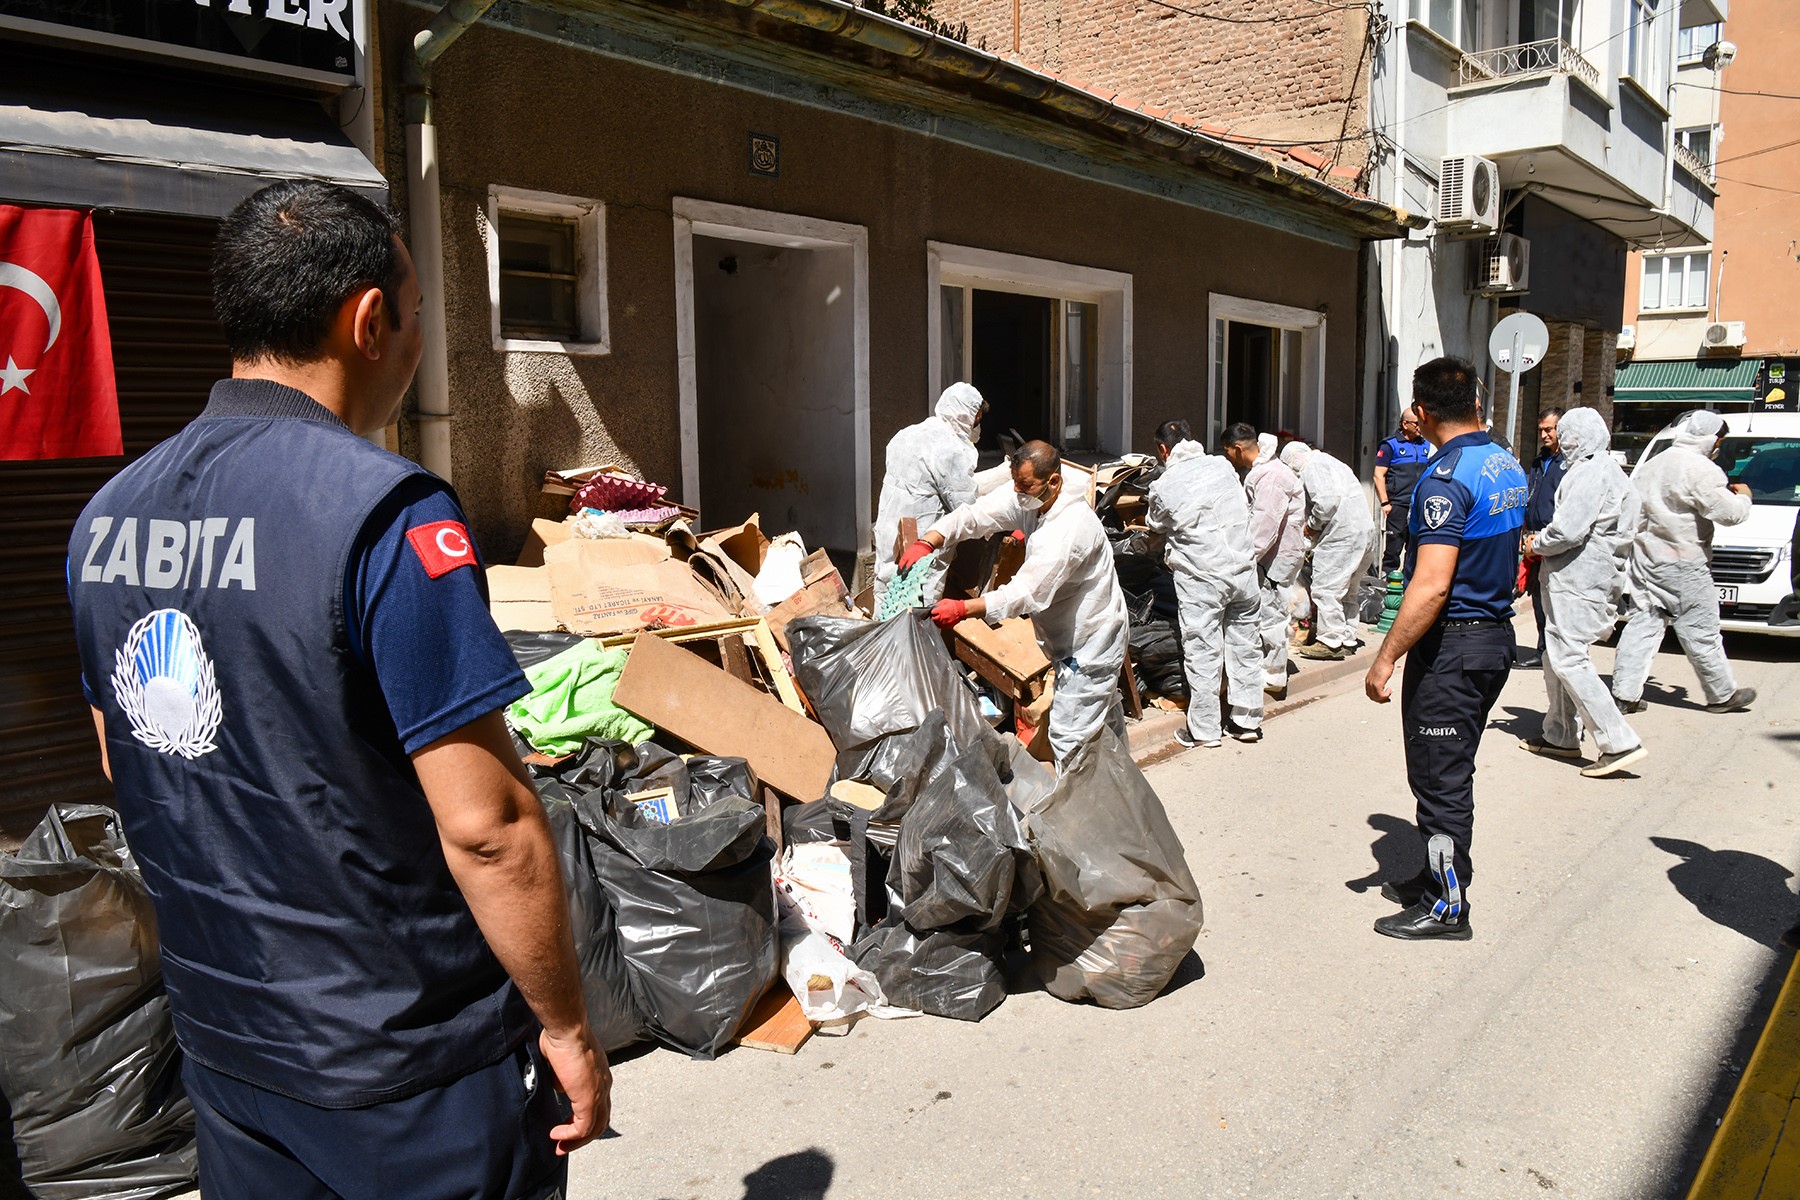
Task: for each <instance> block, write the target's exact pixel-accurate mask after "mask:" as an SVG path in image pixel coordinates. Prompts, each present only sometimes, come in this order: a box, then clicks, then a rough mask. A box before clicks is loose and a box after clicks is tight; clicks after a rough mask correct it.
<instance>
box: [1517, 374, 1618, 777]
mask: <svg viewBox="0 0 1800 1200" xmlns="http://www.w3.org/2000/svg"><path fill="white" fill-rule="evenodd" d="M1556 433H1557V437H1558V440H1559V441H1560V443H1561V452H1562V459H1563V462H1564V463H1565V464H1567V465H1566V467H1565V470H1564V474H1563V476H1562V480H1561V482H1560V483H1558V484H1557V487H1556V505H1555V508H1554V510H1553V515H1552V517H1551V519H1550V523H1549V524H1548V525H1546V526H1544V528H1542V529H1540V530H1538V531H1537V532H1536V533H1529V534H1527V535H1526V537H1525V553H1527V554H1535V555H1538V556H1539V557H1540V558H1541V559H1542V560H1543V563H1542V565H1541V567H1540V568H1539V572H1540V573H1539V585H1538V596H1539V601H1538V602H1539V603H1540V604H1542V605H1543V606H1544V692H1545V698H1546V705H1545V710H1544V732H1543V735H1542V736H1541V737H1533V738H1525V739H1523V740H1522V741H1521V742H1520V743H1519V744H1520V745H1521V746H1523V747H1524V748H1525V749H1526V750H1529V751H1531V752H1532V753H1533V754H1543V755H1547V756H1549V757H1551V758H1580V757H1581V737H1582V732H1583V730H1584V728H1585V730H1586V732H1587V733H1589V734H1592V735H1593V738H1594V745H1595V746H1596V747H1598V749H1599V751H1600V754H1599V757H1598V758H1597V759H1596V760H1595V761H1594V762H1593V763H1591V764H1589V765H1588V766H1586V767H1583V768H1582V770H1581V773H1582V774H1583V775H1586V776H1589V777H1590V778H1597V777H1600V776H1605V775H1614V774H1617V773H1618V772H1620V771H1623V770H1624V769H1625V768H1626V767H1629V766H1631V765H1632V764H1633V763H1637V762H1640V761H1642V760H1643V759H1644V758H1645V757H1646V756H1647V755H1648V754H1649V751H1648V750H1646V749H1645V748H1644V743H1643V741H1642V739H1640V738H1639V737H1638V735H1637V733H1636V732H1635V731H1634V730H1633V729H1632V728H1631V726H1630V725H1629V724H1627V723H1626V721H1625V718H1624V716H1622V715H1621V714H1620V712H1619V709H1618V706H1617V705H1616V704H1614V703H1613V698H1612V693H1610V692H1608V691H1607V690H1606V685H1605V684H1604V683H1601V682H1600V674H1599V672H1597V671H1595V670H1594V663H1593V660H1592V659H1591V658H1590V657H1589V656H1588V648H1589V647H1590V646H1592V645H1593V644H1594V643H1595V642H1598V641H1601V640H1602V639H1604V638H1606V637H1607V636H1608V635H1609V634H1611V633H1612V631H1613V627H1614V626H1615V625H1616V624H1617V620H1618V607H1617V606H1618V601H1619V596H1620V593H1621V591H1622V590H1623V588H1624V582H1625V576H1624V570H1625V558H1626V556H1627V555H1628V554H1629V553H1630V551H1631V539H1632V537H1633V535H1634V534H1635V533H1636V531H1637V526H1638V515H1639V510H1640V507H1641V506H1640V504H1639V502H1638V495H1637V492H1636V491H1635V490H1634V489H1633V488H1632V486H1631V481H1630V480H1629V479H1627V478H1625V472H1624V471H1623V470H1621V469H1620V468H1619V464H1618V463H1616V462H1614V461H1613V457H1612V454H1611V453H1610V452H1609V451H1610V447H1611V446H1612V433H1611V431H1610V430H1608V429H1607V427H1606V421H1605V419H1604V418H1602V417H1601V416H1600V414H1599V413H1597V412H1595V411H1594V410H1593V409H1591V408H1572V409H1570V410H1569V411H1568V412H1566V413H1564V414H1562V417H1561V419H1560V421H1559V422H1558V424H1557V427H1556Z"/></svg>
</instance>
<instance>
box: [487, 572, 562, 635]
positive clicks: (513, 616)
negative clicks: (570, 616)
mask: <svg viewBox="0 0 1800 1200" xmlns="http://www.w3.org/2000/svg"><path fill="white" fill-rule="evenodd" d="M487 586H488V612H490V613H492V614H493V617H494V624H496V625H498V626H499V627H500V628H501V630H502V631H505V630H509V629H513V630H518V631H520V632H523V633H551V632H554V631H556V630H558V629H560V628H562V625H561V623H560V622H558V621H557V619H556V612H555V610H554V608H553V607H552V605H551V603H550V573H549V572H548V571H546V570H545V569H544V568H543V567H489V568H488V570H487Z"/></svg>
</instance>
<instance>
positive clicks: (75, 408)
mask: <svg viewBox="0 0 1800 1200" xmlns="http://www.w3.org/2000/svg"><path fill="white" fill-rule="evenodd" d="M124 452H125V447H124V443H123V442H122V441H121V440H120V438H119V393H118V389H117V387H116V385H115V384H114V382H113V358H112V332H111V330H110V329H109V328H108V327H107V323H106V296H105V294H104V293H103V292H102V291H101V290H100V260H99V258H98V257H96V256H95V254H94V218H93V214H92V213H87V212H76V211H74V210H71V209H66V208H17V207H14V206H13V205H9V204H0V459H20V458H97V457H101V456H104V455H112V454H123V453H124Z"/></svg>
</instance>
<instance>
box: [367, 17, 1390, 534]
mask: <svg viewBox="0 0 1800 1200" xmlns="http://www.w3.org/2000/svg"><path fill="white" fill-rule="evenodd" d="M766 9H767V10H766V11H764V10H763V9H762V8H760V7H758V6H754V5H752V6H744V5H739V4H725V3H708V2H706V0H698V2H690V3H682V4H675V3H667V4H663V3H645V4H621V3H604V4H603V3H594V4H584V5H567V4H565V5H561V6H559V7H558V8H557V9H556V10H555V11H554V12H552V11H550V10H548V9H542V8H539V7H537V6H535V5H530V4H521V3H501V4H497V5H495V6H494V7H493V8H492V9H490V10H488V11H487V13H486V15H485V16H484V17H483V18H482V19H481V20H480V21H479V23H477V24H475V25H473V26H472V27H468V28H466V30H464V31H461V32H459V33H458V35H457V40H456V41H455V44H454V47H453V48H452V49H450V50H448V51H447V52H446V53H444V54H443V56H442V58H441V59H440V60H438V61H437V62H436V63H435V65H433V66H432V68H431V78H430V82H429V90H430V106H429V109H430V113H431V117H432V121H431V133H430V136H429V138H427V137H426V136H425V135H424V134H423V133H422V132H421V129H422V124H421V123H420V122H418V121H416V120H414V118H415V117H416V116H417V115H418V114H419V113H420V112H421V111H422V108H423V106H420V105H416V104H415V105H412V106H411V107H409V105H408V103H407V97H406V95H405V94H404V91H405V89H404V88H402V87H395V88H391V89H388V90H387V92H386V95H387V103H386V104H385V105H384V108H383V110H382V115H381V129H382V133H381V141H382V145H383V148H384V151H385V155H386V157H385V165H386V168H387V174H388V177H389V179H390V180H391V181H392V182H393V184H394V186H395V188H396V190H397V191H404V192H405V193H406V198H407V204H408V207H409V210H410V211H412V212H413V236H414V247H415V253H416V254H417V253H418V251H419V245H420V242H419V232H420V229H421V227H422V222H421V220H420V216H419V210H418V208H417V207H416V205H415V198H418V197H423V198H426V199H430V198H431V197H433V196H435V197H436V203H437V204H438V205H439V208H440V213H441V217H440V223H441V228H442V272H443V289H442V291H443V297H444V317H443V320H444V333H443V345H444V347H445V353H444V375H445V384H446V386H445V390H444V395H445V396H446V397H447V399H448V403H447V408H448V410H449V415H448V416H440V415H437V412H438V410H437V409H436V408H435V407H427V398H426V397H425V396H424V395H422V396H421V399H420V407H421V409H423V410H424V411H425V413H426V414H427V415H425V417H424V418H423V420H422V422H421V426H422V428H423V429H424V430H425V432H426V434H427V435H429V433H430V430H431V429H432V428H433V427H434V426H435V427H437V428H440V429H446V430H447V438H446V439H445V442H446V443H447V444H446V445H442V446H440V448H439V450H438V451H437V452H436V453H440V454H445V458H444V460H443V463H442V466H441V467H440V466H437V465H436V464H434V462H433V459H432V455H431V454H430V453H427V448H426V447H425V446H424V445H423V444H422V443H420V444H418V452H419V453H420V454H421V457H422V458H423V459H424V461H426V463H427V465H430V466H434V469H439V470H440V471H441V472H442V473H446V474H448V475H449V476H450V477H451V479H452V480H453V482H454V484H455V486H456V487H457V489H458V491H459V492H460V493H461V495H462V497H463V499H464V501H465V505H466V507H467V508H468V510H469V512H470V515H471V518H472V520H473V522H474V523H475V528H476V533H477V536H478V537H479V539H480V540H481V542H482V544H483V547H484V549H485V550H486V552H487V553H488V554H489V556H490V557H491V558H493V559H495V560H497V561H505V560H507V559H509V558H510V556H511V555H512V554H513V553H514V551H515V550H516V549H517V547H518V545H519V543H520V541H521V539H522V538H523V536H524V534H525V532H526V528H527V526H528V523H529V521H528V519H529V518H530V517H531V516H533V515H535V514H536V513H537V512H538V507H537V506H538V504H539V497H538V485H539V482H540V480H541V478H542V475H543V472H544V471H545V469H547V468H567V467H573V466H577V465H581V464H586V463H599V462H611V463H616V464H619V465H621V466H625V467H627V468H629V469H631V470H634V471H636V472H639V473H640V474H642V475H643V476H644V477H646V478H648V479H651V480H654V481H656V482H660V483H664V484H667V485H669V486H670V487H671V489H672V491H673V493H674V494H675V495H676V496H678V497H679V498H681V499H682V500H683V501H684V502H686V503H689V504H692V505H694V506H696V507H698V508H699V509H700V510H701V513H702V517H701V519H702V521H703V523H705V524H707V525H712V526H717V525H724V524H729V523H733V522H736V521H739V520H742V519H744V518H745V517H747V516H748V515H750V514H751V513H753V512H754V513H759V514H760V515H761V518H762V522H763V525H764V527H765V528H767V529H770V530H771V531H776V532H781V531H786V530H788V529H796V530H798V531H799V532H800V533H801V535H802V537H803V538H804V539H805V541H806V542H807V544H808V546H809V547H820V546H823V547H825V548H828V549H830V550H832V551H833V552H834V553H836V554H838V555H839V556H840V559H841V560H847V559H851V558H852V557H853V556H854V557H866V556H867V554H868V553H869V550H870V536H871V528H870V527H871V524H872V509H873V502H874V497H875V494H876V492H877V491H878V489H879V484H880V479H881V475H882V471H883V466H884V464H883V462H882V457H881V456H882V449H883V447H884V446H885V445H886V443H887V441H888V439H889V438H890V437H891V436H892V435H893V434H894V433H895V432H896V431H897V430H899V429H900V428H901V427H903V426H905V425H907V424H910V423H912V422H914V421H917V420H919V419H920V418H922V417H923V416H925V415H927V414H928V413H929V412H930V411H931V405H932V403H933V402H934V400H935V399H936V397H937V395H938V393H939V392H940V391H941V390H942V388H943V387H945V386H946V385H947V384H949V383H951V382H955V381H957V380H959V379H961V380H967V381H969V382H972V383H974V384H975V385H976V386H977V387H979V388H981V389H982V391H983V393H984V394H985V395H986V396H987V397H988V399H989V401H990V404H991V406H992V413H991V415H990V417H989V419H988V421H987V422H986V423H985V432H984V437H983V441H982V447H983V449H984V451H987V452H988V453H989V454H990V455H992V454H994V453H996V452H997V444H998V436H999V435H1000V434H1002V433H1006V432H1008V431H1016V432H1017V433H1018V434H1019V435H1020V436H1022V437H1026V438H1032V437H1041V438H1045V439H1047V440H1050V441H1052V442H1054V443H1056V444H1058V445H1059V446H1061V447H1063V448H1064V449H1065V451H1066V452H1067V453H1070V454H1071V455H1074V456H1076V457H1082V456H1092V457H1102V456H1112V455H1117V454H1121V453H1124V452H1127V451H1146V450H1149V449H1150V448H1151V436H1152V431H1153V430H1154V428H1155V426H1156V424H1157V423H1158V422H1160V421H1162V420H1164V419H1167V418H1169V417H1184V418H1188V419H1190V420H1192V421H1193V422H1194V423H1195V425H1196V427H1198V428H1218V427H1220V426H1221V425H1222V424H1223V423H1224V422H1226V421H1227V420H1235V419H1250V420H1253V421H1256V422H1257V423H1259V424H1265V425H1268V426H1269V427H1274V426H1275V425H1278V424H1279V425H1286V426H1291V427H1292V428H1294V429H1295V430H1296V431H1300V432H1304V433H1305V434H1306V435H1307V436H1309V437H1312V438H1314V439H1316V440H1320V441H1324V442H1326V443H1341V442H1345V441H1348V440H1349V439H1350V438H1352V437H1353V436H1354V430H1355V428H1356V426H1357V424H1358V421H1359V419H1360V414H1359V413H1358V411H1357V406H1356V391H1357V389H1356V378H1357V373H1358V370H1359V363H1358V345H1359V333H1360V331H1359V325H1358V322H1359V317H1358V312H1359V289H1360V287H1361V271H1362V260H1363V258H1364V257H1365V256H1366V250H1365V247H1366V244H1367V241H1368V239H1370V238H1379V237H1384V236H1394V235H1396V234H1398V233H1399V232H1401V230H1402V229H1403V228H1404V225H1405V221H1404V219H1403V218H1402V217H1401V216H1400V215H1399V214H1396V213H1394V212H1392V211H1391V210H1389V209H1388V208H1387V207H1386V206H1384V205H1381V204H1379V203H1377V202H1375V201H1372V200H1369V199H1367V198H1364V197H1358V196H1354V195H1351V194H1350V193H1348V192H1346V191H1345V190H1342V189H1341V188H1338V187H1335V186H1332V185H1331V184H1329V183H1327V182H1325V181H1323V180H1321V179H1320V178H1318V174H1317V173H1309V172H1300V171H1294V170H1285V169H1283V168H1281V167H1279V166H1277V165H1275V164H1272V163H1271V162H1269V161H1268V160H1267V159H1265V158H1263V157H1261V156H1258V155H1255V154H1251V153H1249V152H1247V151H1245V150H1243V149H1242V148H1239V147H1235V146H1233V145H1230V144H1228V143H1226V142H1223V141H1220V140H1218V139H1216V138H1213V137H1210V136H1208V135H1206V134H1203V133H1201V132H1199V131H1196V130H1192V129H1185V128H1182V127H1180V126H1178V125H1175V124H1173V123H1171V122H1169V121H1167V120H1165V119H1163V118H1161V117H1159V116H1158V115H1156V114H1155V113H1154V112H1146V111H1142V110H1138V109H1132V108H1127V107H1123V106H1121V105H1120V104H1118V103H1116V102H1114V101H1113V100H1111V99H1109V98H1107V97H1105V96H1102V95H1099V94H1097V93H1095V92H1093V91H1091V90H1088V89H1083V88H1079V87H1075V86H1073V85H1071V84H1070V83H1068V82H1066V81H1061V80H1057V79H1053V78H1051V77H1049V76H1046V75H1044V74H1042V73H1040V72H1036V71H1032V70H1028V69H1025V68H1022V67H1020V66H1019V65H1017V64H1011V63H1008V62H1006V61H1004V60H1003V59H1001V58H999V57H998V56H995V55H993V54H989V53H985V52H982V51H980V50H979V49H978V48H975V47H969V46H965V45H962V44H960V43H956V42H951V41H946V40H944V39H942V38H934V37H932V36H931V35H929V34H928V33H925V32H924V31H921V30H918V29H915V28H912V27H910V26H907V25H903V24H900V23H898V22H895V21H891V20H888V19H886V18H884V17H881V16H878V15H876V14H873V13H870V12H868V11H867V10H863V9H859V8H856V7H853V6H851V5H848V4H843V3H838V2H837V0H803V2H801V3H798V4H779V5H775V4H771V5H768V6H766ZM430 16H431V14H430V12H429V11H428V10H423V9H420V8H418V7H415V6H411V5H406V4H399V3H395V4H384V5H382V7H381V23H380V30H379V43H380V44H379V47H378V51H377V53H378V55H379V56H380V58H381V61H382V63H383V67H384V71H385V77H386V78H389V79H401V78H403V77H405V76H406V75H407V74H408V71H409V69H411V68H409V67H408V65H407V63H406V62H405V61H404V56H405V55H406V54H408V53H411V47H412V46H413V45H414V36H415V33H416V31H417V30H418V29H419V27H420V26H421V25H422V24H423V23H425V21H426V20H427V19H428V18H429V17H430ZM971 40H973V35H971ZM427 41H428V42H430V41H431V39H430V38H428V39H427ZM414 73H415V74H416V70H415V72H414ZM521 80H530V81H531V86H529V87H522V86H520V81H521ZM427 142H429V143H431V144H432V145H433V146H434V149H433V150H432V158H431V171H432V174H431V176H430V178H431V180H432V182H431V184H430V185H426V184H423V183H419V184H417V185H415V182H414V180H415V177H416V178H418V179H420V180H423V179H424V178H425V177H426V176H425V175H424V173H423V172H422V171H420V170H419V164H420V163H421V162H422V159H420V157H419V152H420V151H421V150H422V149H423V148H424V147H425V145H426V143H427ZM428 308H429V301H428ZM429 336H430V334H429V330H428V338H429ZM429 359H430V355H429V351H428V355H427V361H428V364H429ZM428 371H429V366H428V369H427V372H422V376H421V388H422V392H423V390H424V389H427V388H429V387H430V384H429V381H428V380H427V379H426V375H427V374H428ZM407 437H408V439H409V440H408V442H407V445H408V447H409V448H411V447H412V446H413V445H414V443H412V442H411V441H410V439H411V437H412V435H411V433H410V432H409V433H408V434H407Z"/></svg>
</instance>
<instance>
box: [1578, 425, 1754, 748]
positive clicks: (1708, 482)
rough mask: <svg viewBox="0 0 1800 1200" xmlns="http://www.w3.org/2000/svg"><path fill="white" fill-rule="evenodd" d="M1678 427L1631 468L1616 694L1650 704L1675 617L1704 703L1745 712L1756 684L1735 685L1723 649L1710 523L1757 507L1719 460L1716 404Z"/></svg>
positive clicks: (1726, 521) (1622, 700) (1711, 708)
mask: <svg viewBox="0 0 1800 1200" xmlns="http://www.w3.org/2000/svg"><path fill="white" fill-rule="evenodd" d="M1673 428H1674V435H1675V437H1674V444H1673V445H1671V446H1670V447H1669V448H1668V449H1667V450H1664V451H1663V452H1662V453H1660V454H1658V455H1656V456H1655V457H1654V458H1650V459H1647V460H1645V461H1643V462H1640V463H1639V464H1638V467H1637V470H1636V471H1635V472H1633V474H1632V479H1631V482H1632V486H1633V487H1635V488H1636V489H1637V493H1638V498H1639V499H1640V500H1642V501H1643V506H1644V507H1643V515H1642V516H1641V517H1640V518H1639V520H1638V530H1637V537H1636V538H1635V539H1634V540H1633V541H1632V544H1631V559H1630V561H1629V562H1628V563H1627V564H1626V568H1625V580H1626V590H1627V591H1628V592H1629V593H1630V595H1631V604H1632V613H1631V620H1630V621H1628V622H1627V623H1626V625H1625V632H1623V633H1621V634H1620V635H1619V653H1618V656H1617V658H1616V659H1615V660H1614V663H1613V682H1612V690H1613V696H1614V697H1615V698H1616V699H1617V700H1618V702H1619V709H1620V711H1621V712H1627V713H1633V712H1642V711H1643V710H1644V681H1645V680H1646V679H1648V678H1649V677H1650V660H1651V659H1652V658H1654V657H1655V656H1656V651H1657V648H1658V647H1659V646H1661V645H1662V639H1663V633H1664V632H1665V631H1666V630H1667V628H1668V627H1669V626H1670V625H1674V626H1675V635H1676V636H1677V637H1679V638H1680V639H1681V648H1682V650H1683V651H1685V652H1686V653H1687V658H1688V662H1690V663H1692V664H1693V667H1694V673H1695V674H1696V675H1698V676H1699V677H1700V687H1701V688H1702V690H1704V691H1705V693H1706V711H1708V712H1715V713H1724V712H1739V711H1742V710H1744V709H1747V708H1749V707H1750V705H1751V703H1752V702H1753V701H1755V699H1756V689H1755V688H1740V687H1738V686H1737V681H1736V679H1735V678H1734V677H1733V676H1732V673H1731V663H1730V662H1729V661H1728V660H1727V659H1726V657H1725V638H1724V636H1723V635H1722V634H1721V633H1720V632H1719V592H1718V589H1717V588H1716V587H1715V586H1714V585H1713V578H1712V565H1711V560H1712V531H1713V526H1714V525H1736V524H1738V523H1739V522H1741V521H1743V520H1744V519H1745V518H1746V517H1748V516H1749V515H1750V503H1751V501H1750V489H1749V488H1748V487H1746V486H1745V485H1743V484H1741V483H1738V484H1734V483H1731V482H1730V481H1728V480H1727V479H1726V478H1725V472H1723V471H1721V470H1720V469H1719V467H1718V464H1716V463H1714V462H1713V461H1712V455H1713V454H1714V453H1715V452H1716V451H1717V450H1718V448H1719V442H1720V441H1721V439H1723V438H1724V436H1725V420H1724V418H1723V417H1721V416H1719V414H1718V413H1715V412H1706V411H1700V412H1691V413H1688V414H1687V415H1686V416H1684V417H1682V418H1681V419H1680V420H1678V421H1677V422H1676V423H1675V425H1674V427H1673ZM1559 495H1560V493H1559Z"/></svg>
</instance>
